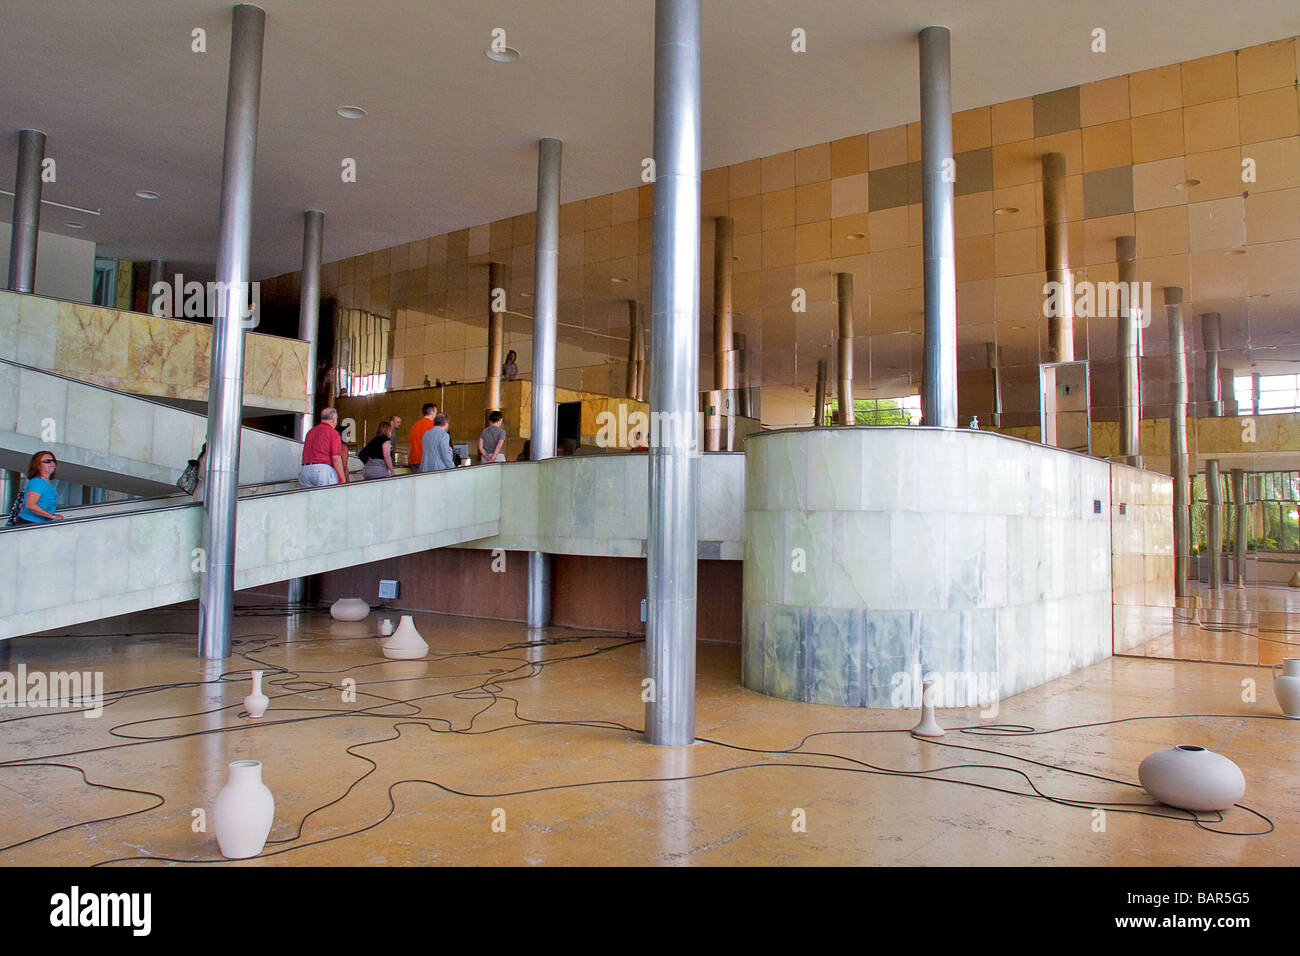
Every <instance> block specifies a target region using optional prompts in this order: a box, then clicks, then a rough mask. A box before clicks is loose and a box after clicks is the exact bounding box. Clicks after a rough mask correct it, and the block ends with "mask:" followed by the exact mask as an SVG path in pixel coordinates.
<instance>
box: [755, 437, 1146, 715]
mask: <svg viewBox="0 0 1300 956" xmlns="http://www.w3.org/2000/svg"><path fill="white" fill-rule="evenodd" d="M1165 481H1168V479H1165ZM1110 521H1111V480H1110V464H1109V463H1108V462H1105V461H1100V460H1098V459H1095V458H1089V457H1087V456H1084V455H1078V454H1074V453H1071V452H1066V451H1061V450H1059V449H1056V448H1052V447H1049V446H1045V445H1039V444H1035V443H1031V442H1027V441H1023V440H1020V439H1016V438H1010V437H1008V436H1004V435H999V434H997V433H995V432H983V431H975V430H963V429H938V428H881V427H873V428H866V427H857V428H808V429H790V430H785V431H776V432H767V433H763V434H760V435H754V436H751V437H750V439H749V441H748V443H747V446H746V478H745V571H744V592H745V593H744V602H745V603H744V607H745V617H744V634H743V645H742V646H743V674H744V683H745V686H746V687H748V688H750V689H752V690H758V691H762V692H764V693H766V694H770V695H772V696H776V697H784V698H787V699H790V700H802V701H810V702H816V703H827V704H841V705H848V706H860V707H914V706H918V705H919V696H920V681H921V678H922V677H923V676H926V675H930V676H934V677H935V678H936V679H937V687H936V693H937V695H938V701H937V702H938V703H939V705H940V706H974V705H977V704H981V705H985V706H987V705H988V704H990V703H992V702H994V701H996V700H999V699H1001V698H1003V697H1007V696H1009V695H1011V694H1015V693H1019V692H1020V691H1022V690H1025V689H1027V688H1029V687H1033V686H1034V685H1036V684H1041V683H1043V682H1044V681H1047V680H1051V679H1053V678H1055V677H1059V676H1062V675H1064V674H1068V673H1070V672H1071V671H1073V670H1076V669H1078V668H1080V667H1084V666H1086V665H1088V664H1091V663H1094V662H1095V661H1098V660H1100V659H1102V658H1104V657H1106V656H1108V655H1109V654H1110V653H1111V542H1110V534H1111V528H1110Z"/></svg>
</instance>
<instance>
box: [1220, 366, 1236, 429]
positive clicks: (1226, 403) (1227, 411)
mask: <svg viewBox="0 0 1300 956" xmlns="http://www.w3.org/2000/svg"><path fill="white" fill-rule="evenodd" d="M1236 377H1237V376H1236V375H1235V374H1234V373H1233V371H1232V369H1231V368H1229V367H1228V366H1226V365H1224V364H1222V363H1220V364H1219V402H1220V407H1221V408H1222V412H1221V414H1223V415H1226V416H1228V417H1229V418H1235V417H1236V416H1237V415H1239V414H1241V412H1240V409H1239V408H1238V407H1237V384H1236Z"/></svg>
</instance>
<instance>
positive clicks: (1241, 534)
mask: <svg viewBox="0 0 1300 956" xmlns="http://www.w3.org/2000/svg"><path fill="white" fill-rule="evenodd" d="M1230 475H1231V478H1232V508H1233V511H1232V514H1233V518H1234V519H1235V521H1234V523H1233V529H1232V550H1233V561H1232V583H1233V584H1235V585H1236V586H1237V587H1239V588H1244V587H1245V586H1246V533H1247V532H1246V472H1245V471H1244V470H1243V469H1241V468H1234V469H1232V471H1231V472H1230Z"/></svg>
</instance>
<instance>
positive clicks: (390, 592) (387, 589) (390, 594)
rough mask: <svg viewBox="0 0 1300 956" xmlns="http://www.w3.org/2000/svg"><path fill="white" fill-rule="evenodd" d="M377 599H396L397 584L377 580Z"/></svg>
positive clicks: (381, 579)
mask: <svg viewBox="0 0 1300 956" xmlns="http://www.w3.org/2000/svg"><path fill="white" fill-rule="evenodd" d="M379 598H380V600H384V599H388V600H396V598H397V582H396V581H386V580H384V579H383V578H380V579H379Z"/></svg>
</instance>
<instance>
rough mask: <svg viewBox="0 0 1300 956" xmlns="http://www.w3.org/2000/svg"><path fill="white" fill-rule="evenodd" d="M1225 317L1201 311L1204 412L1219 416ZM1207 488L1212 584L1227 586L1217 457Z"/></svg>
mask: <svg viewBox="0 0 1300 956" xmlns="http://www.w3.org/2000/svg"><path fill="white" fill-rule="evenodd" d="M1220 329H1221V318H1220V315H1219V313H1218V312H1206V313H1204V314H1202V315H1201V345H1202V347H1203V348H1204V349H1205V389H1204V405H1202V406H1201V415H1202V417H1205V418H1218V417H1219V416H1221V415H1222V414H1223V392H1222V391H1221V388H1220V382H1219V348H1220V345H1221V343H1220V334H1219V333H1220ZM1205 490H1206V498H1207V499H1208V505H1207V507H1206V515H1205V537H1206V539H1207V542H1206V543H1207V544H1208V545H1209V552H1210V576H1209V580H1210V587H1211V589H1213V590H1218V589H1219V588H1221V587H1223V560H1222V554H1223V490H1222V488H1221V486H1220V482H1219V462H1218V460H1217V459H1215V460H1213V461H1207V462H1206V463H1205Z"/></svg>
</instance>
